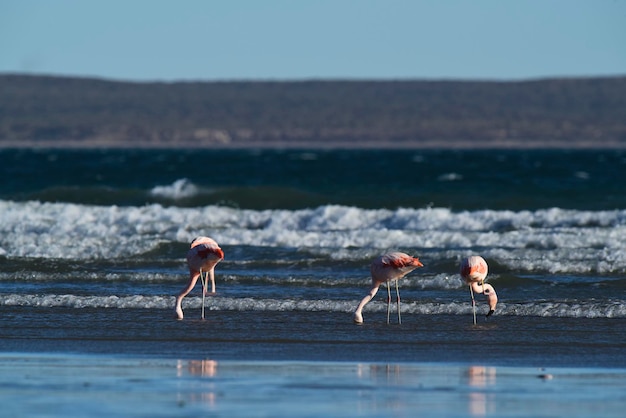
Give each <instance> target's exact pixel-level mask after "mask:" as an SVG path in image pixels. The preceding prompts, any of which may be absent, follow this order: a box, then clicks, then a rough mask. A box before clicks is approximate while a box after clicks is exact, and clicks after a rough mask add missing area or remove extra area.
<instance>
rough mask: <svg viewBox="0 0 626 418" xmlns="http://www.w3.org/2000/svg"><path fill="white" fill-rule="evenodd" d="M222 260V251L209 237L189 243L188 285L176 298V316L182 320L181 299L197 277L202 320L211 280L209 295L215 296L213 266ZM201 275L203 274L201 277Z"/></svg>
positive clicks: (194, 283) (192, 286) (193, 284)
mask: <svg viewBox="0 0 626 418" xmlns="http://www.w3.org/2000/svg"><path fill="white" fill-rule="evenodd" d="M223 259H224V251H222V249H221V248H220V247H219V245H217V242H215V241H213V240H212V239H211V238H209V237H197V238H196V239H194V240H193V241H191V248H190V249H189V251H188V252H187V265H188V266H189V283H187V286H186V287H185V288H184V289H183V290H182V291H181V292H180V293H179V294H178V296H176V316H177V317H178V319H183V309H182V302H183V298H184V297H185V296H187V294H188V293H189V292H191V290H192V289H193V288H194V286H195V285H196V282H197V281H198V277H199V278H200V280H201V283H202V319H204V297H205V296H206V295H207V287H208V280H209V279H211V294H215V273H214V269H215V265H216V264H217V263H219V262H220V261H222V260H223ZM203 273H205V274H204V275H203Z"/></svg>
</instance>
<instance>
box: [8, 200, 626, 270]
mask: <svg viewBox="0 0 626 418" xmlns="http://www.w3.org/2000/svg"><path fill="white" fill-rule="evenodd" d="M201 234H202V235H209V236H212V237H213V238H214V239H216V240H217V241H218V242H219V243H220V244H221V245H227V246H237V245H251V246H260V247H289V248H310V249H313V250H315V251H326V252H327V253H332V254H333V258H335V259H338V260H340V259H342V258H344V257H346V258H349V257H351V256H352V251H342V250H348V249H355V248H356V249H363V251H374V252H380V251H382V250H386V249H404V250H406V251H411V252H416V253H420V252H422V251H429V252H430V253H431V254H434V256H437V255H448V254H450V253H454V254H457V255H459V256H460V255H464V254H469V253H472V252H475V251H477V250H478V251H480V252H481V254H482V255H483V256H485V257H488V258H490V259H495V260H497V261H498V262H499V263H501V264H503V265H506V266H509V267H510V268H512V269H514V270H515V271H528V272H533V271H544V272H551V273H562V272H575V273H586V272H597V273H615V272H619V273H622V272H626V247H625V246H624V237H625V236H626V210H612V211H577V210H564V209H556V208H553V209H544V210H537V211H519V212H513V211H496V210H482V211H463V212H453V211H451V210H448V209H445V208H426V209H412V208H400V209H397V210H387V209H371V210H370V209H367V210H366V209H360V208H354V207H346V206H334V205H329V206H322V207H318V208H312V209H301V210H247V209H235V208H230V207H220V206H206V207H199V208H180V207H163V206H161V205H157V204H153V205H147V206H140V207H118V206H88V205H77V204H72V203H40V202H35V201H30V202H12V201H0V256H4V257H9V258H20V257H35V258H61V259H76V260H85V259H99V258H106V259H112V258H117V257H128V256H132V255H136V254H142V253H145V252H148V251H150V250H153V249H155V248H156V247H157V246H158V245H159V244H161V243H170V242H181V243H183V242H184V243H188V242H190V241H191V239H193V238H194V237H195V236H197V235H201ZM325 249H326V250H325Z"/></svg>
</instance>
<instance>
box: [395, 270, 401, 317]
mask: <svg viewBox="0 0 626 418" xmlns="http://www.w3.org/2000/svg"><path fill="white" fill-rule="evenodd" d="M396 301H397V304H398V324H401V323H402V318H401V317H400V289H398V281H397V280H396Z"/></svg>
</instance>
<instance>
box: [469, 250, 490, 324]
mask: <svg viewBox="0 0 626 418" xmlns="http://www.w3.org/2000/svg"><path fill="white" fill-rule="evenodd" d="M487 271H488V267H487V262H486V261H485V259H484V258H482V257H480V256H478V255H473V256H471V257H467V258H465V259H463V260H461V277H463V279H465V282H466V283H467V284H468V285H469V288H470V295H472V309H473V310H474V325H476V301H475V300H474V292H476V293H484V294H485V295H486V296H487V298H488V299H489V312H488V313H487V315H486V317H487V318H488V317H490V316H491V315H493V313H494V312H495V310H496V304H497V303H498V295H497V294H496V290H495V289H494V288H493V286H492V285H490V284H487V283H485V278H486V277H487Z"/></svg>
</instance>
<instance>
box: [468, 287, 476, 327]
mask: <svg viewBox="0 0 626 418" xmlns="http://www.w3.org/2000/svg"><path fill="white" fill-rule="evenodd" d="M469 288H470V295H472V309H473V310H474V325H476V301H475V300H474V291H473V290H472V285H471V284H470V286H469Z"/></svg>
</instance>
